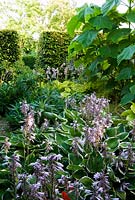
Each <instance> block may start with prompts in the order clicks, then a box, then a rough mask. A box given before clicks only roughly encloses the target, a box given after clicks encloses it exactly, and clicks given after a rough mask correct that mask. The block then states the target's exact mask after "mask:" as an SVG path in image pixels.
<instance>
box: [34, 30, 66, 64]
mask: <svg viewBox="0 0 135 200" xmlns="http://www.w3.org/2000/svg"><path fill="white" fill-rule="evenodd" d="M69 41H70V38H69V35H68V34H67V33H65V32H43V33H42V34H41V36H40V39H39V45H38V60H37V65H39V66H40V67H42V68H46V67H47V66H50V67H55V68H57V67H60V66H61V65H62V64H63V63H65V62H66V58H67V55H68V45H69Z"/></svg>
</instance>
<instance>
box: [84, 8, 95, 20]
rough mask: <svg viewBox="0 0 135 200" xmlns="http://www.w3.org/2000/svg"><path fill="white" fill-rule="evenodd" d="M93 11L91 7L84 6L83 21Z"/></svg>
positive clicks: (88, 17)
mask: <svg viewBox="0 0 135 200" xmlns="http://www.w3.org/2000/svg"><path fill="white" fill-rule="evenodd" d="M93 13H94V9H93V8H91V7H86V8H85V10H84V18H85V22H87V21H88V20H89V19H90V16H91V15H92V14H93Z"/></svg>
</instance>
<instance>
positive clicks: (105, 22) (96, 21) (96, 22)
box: [89, 16, 113, 30]
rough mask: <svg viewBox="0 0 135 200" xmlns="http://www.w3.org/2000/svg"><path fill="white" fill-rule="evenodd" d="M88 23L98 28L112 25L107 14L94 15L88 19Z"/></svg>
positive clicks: (108, 27)
mask: <svg viewBox="0 0 135 200" xmlns="http://www.w3.org/2000/svg"><path fill="white" fill-rule="evenodd" d="M89 23H90V24H91V25H92V26H93V27H96V29H98V30H99V29H103V28H107V29H111V28H112V25H113V23H112V21H111V20H110V18H109V17H108V16H96V17H94V18H92V19H90V20H89Z"/></svg>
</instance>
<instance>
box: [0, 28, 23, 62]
mask: <svg viewBox="0 0 135 200" xmlns="http://www.w3.org/2000/svg"><path fill="white" fill-rule="evenodd" d="M19 57H20V46H19V36H18V33H17V32H16V31H13V30H2V31H0V62H2V61H7V62H9V63H14V62H16V61H17V60H19Z"/></svg>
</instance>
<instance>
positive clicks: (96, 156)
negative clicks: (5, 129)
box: [0, 89, 135, 200]
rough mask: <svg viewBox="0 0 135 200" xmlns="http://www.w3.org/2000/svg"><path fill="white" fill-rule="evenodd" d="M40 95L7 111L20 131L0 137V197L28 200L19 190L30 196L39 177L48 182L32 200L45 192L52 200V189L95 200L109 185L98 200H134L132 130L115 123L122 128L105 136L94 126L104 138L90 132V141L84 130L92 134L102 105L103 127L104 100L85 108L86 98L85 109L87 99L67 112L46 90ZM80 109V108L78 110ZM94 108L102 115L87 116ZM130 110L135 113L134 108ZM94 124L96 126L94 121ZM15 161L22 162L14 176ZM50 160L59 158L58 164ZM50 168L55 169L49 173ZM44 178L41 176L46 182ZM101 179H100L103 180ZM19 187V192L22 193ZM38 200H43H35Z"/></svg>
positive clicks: (55, 93)
mask: <svg viewBox="0 0 135 200" xmlns="http://www.w3.org/2000/svg"><path fill="white" fill-rule="evenodd" d="M42 95H44V96H40V97H39V99H38V100H37V102H36V101H35V102H31V103H30V104H28V103H27V102H26V101H24V102H20V103H19V104H16V105H15V106H13V107H12V108H11V116H14V117H15V116H16V117H15V118H14V119H17V118H18V120H21V123H20V126H21V130H20V128H19V126H18V129H17V130H16V131H12V132H11V133H10V132H9V133H7V136H6V137H5V136H1V137H0V146H1V147H2V148H1V161H0V195H1V196H2V197H3V198H15V197H16V196H17V197H18V199H22V198H24V199H28V196H27V193H26V192H25V193H24V192H23V191H22V190H24V189H29V195H32V194H33V193H31V191H33V190H31V187H32V188H33V186H37V183H38V184H39V182H40V179H39V178H41V177H42V179H41V180H42V181H43V180H46V181H45V182H44V181H43V182H40V183H41V184H43V185H42V186H45V187H39V188H38V190H37V191H36V193H35V194H34V197H35V195H36V194H42V192H43V194H44V195H45V194H47V195H48V196H47V198H49V197H50V196H51V195H52V193H53V194H55V192H54V190H53V187H54V188H55V189H59V190H60V191H61V190H62V191H66V192H67V193H68V192H69V193H68V195H69V197H70V198H72V199H73V200H74V199H77V198H78V199H79V200H81V199H84V200H87V199H88V198H90V197H92V195H96V194H95V193H94V192H95V190H96V189H97V190H98V189H102V187H103V188H104V189H105V188H106V184H107V185H108V186H109V187H107V189H106V191H104V192H105V193H103V191H102V190H101V192H100V190H98V191H99V193H98V195H99V196H102V197H103V198H102V199H105V198H104V197H105V194H107V195H109V197H110V198H111V199H114V198H119V199H120V200H125V199H129V198H131V199H134V197H135V195H134V191H135V185H134V176H135V161H134V157H135V145H134V133H133V131H134V125H133V124H130V125H128V124H126V125H123V124H122V123H121V122H120V121H119V122H120V123H118V124H116V126H113V125H112V126H111V127H110V128H106V129H105V130H103V129H102V126H101V127H99V126H98V127H97V128H98V129H99V130H102V131H103V132H104V133H103V132H96V129H94V130H95V131H94V133H93V134H92V135H91V132H89V131H88V127H89V128H90V130H92V129H93V128H94V127H93V125H94V124H93V123H92V120H96V117H97V115H98V114H99V115H100V114H101V113H102V112H101V110H100V109H101V107H102V106H101V104H102V103H103V104H102V105H103V106H104V111H103V113H102V115H100V117H101V116H102V117H101V118H100V121H102V120H103V124H104V123H106V122H107V121H106V122H105V119H106V117H108V114H109V113H108V111H107V109H106V108H105V105H104V103H105V102H104V101H105V99H104V98H103V99H101V100H102V101H103V102H102V101H101V102H102V103H101V102H100V98H97V97H96V99H95V98H94V99H93V101H92V102H89V100H90V99H89V98H88V99H87V100H88V101H87V102H86V104H87V106H86V104H85V103H84V102H85V99H82V100H80V102H79V104H76V107H75V106H73V107H72V105H71V104H70V107H69V105H68V104H67V105H66V107H65V104H64V101H63V99H62V98H61V96H60V95H59V93H58V91H56V90H54V89H53V90H48V91H47V90H45V89H44V90H43V91H42ZM88 97H90V96H88ZM85 98H87V96H85ZM43 100H44V102H43ZM74 100H75V99H74ZM97 100H99V103H97ZM62 102H63V106H62V107H61V108H60V107H58V106H60V105H62ZM88 103H90V104H89V106H90V107H88ZM81 104H82V105H83V107H81V106H80V105H81ZM93 106H94V107H95V106H96V108H97V107H98V108H99V110H100V112H99V111H98V109H97V110H95V109H94V110H91V109H90V108H92V109H93ZM80 108H81V109H80ZM88 108H89V109H88ZM85 109H86V112H87V113H84V114H86V115H87V116H86V115H84V114H83V110H85ZM81 110H82V111H81ZM132 110H133V111H135V106H134V104H133V105H132ZM94 111H98V112H97V115H94ZM28 116H29V117H28ZM87 119H89V120H87ZM29 120H30V121H29ZM28 122H29V123H28ZM93 122H94V121H93ZM95 122H96V123H97V120H96V121H95ZM98 122H99V121H98ZM103 124H102V125H103ZM18 125H19V123H18ZM31 125H32V126H31ZM100 128H101V129H100ZM87 131H88V132H87ZM98 134H103V135H102V136H101V138H98V142H97V143H95V142H94V141H93V140H92V137H95V138H97V135H98ZM88 136H89V137H88ZM13 155H16V156H19V157H20V158H21V159H20V160H19V158H18V157H15V158H16V160H15V163H16V165H14V166H15V167H16V170H14V171H13V168H12V167H11V166H12V164H13ZM57 156H59V157H61V159H59V157H57ZM53 158H57V160H56V162H54V161H55V160H53ZM54 166H57V167H56V168H53V167H54ZM36 169H37V171H36ZM50 169H53V171H51V170H50ZM40 173H41V174H40ZM18 175H19V176H18ZM29 175H30V176H29ZM43 175H45V177H44V179H43ZM100 175H103V177H102V178H103V179H101V180H100ZM46 176H47V179H46ZM22 177H25V179H22ZM96 177H97V179H96ZM62 180H63V182H62V183H61V181H62ZM38 181H39V182H38ZM105 181H107V182H105ZM67 183H68V187H67ZM97 183H99V184H97ZM19 186H23V187H21V190H20V187H19ZM99 186H100V187H99ZM24 187H25V188H24ZM70 188H71V190H70ZM67 189H68V190H67ZM97 190H96V191H97ZM25 195H26V196H25ZM55 195H56V196H55V197H52V198H51V199H52V200H55V199H56V197H58V198H61V197H62V194H61V192H58V193H57V194H55ZM95 197H96V196H95ZM30 199H31V198H30ZM37 199H41V198H40V197H39V196H38V197H37Z"/></svg>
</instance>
